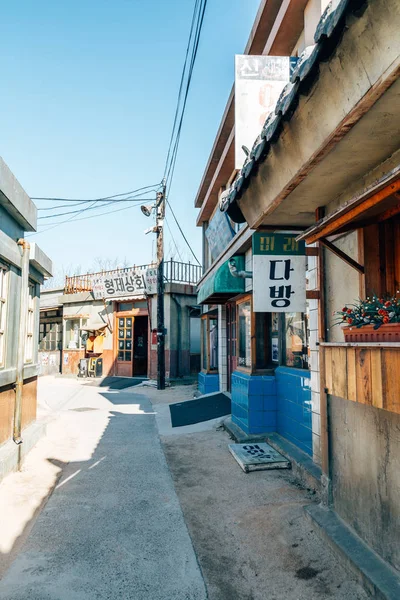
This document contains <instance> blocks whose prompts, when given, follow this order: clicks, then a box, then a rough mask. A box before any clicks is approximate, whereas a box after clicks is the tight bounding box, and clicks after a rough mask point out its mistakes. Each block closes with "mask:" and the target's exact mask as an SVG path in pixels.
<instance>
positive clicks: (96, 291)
mask: <svg viewBox="0 0 400 600" xmlns="http://www.w3.org/2000/svg"><path fill="white" fill-rule="evenodd" d="M156 292H157V269H124V270H121V271H115V272H113V273H105V274H104V275H99V277H97V278H96V279H95V280H94V281H93V296H94V297H95V299H96V300H99V299H102V298H109V299H112V298H120V297H123V296H127V297H128V296H129V297H135V296H143V295H144V294H145V293H146V294H155V293H156Z"/></svg>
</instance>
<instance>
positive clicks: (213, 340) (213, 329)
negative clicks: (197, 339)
mask: <svg viewBox="0 0 400 600" xmlns="http://www.w3.org/2000/svg"><path fill="white" fill-rule="evenodd" d="M209 337H210V369H218V320H217V319H209Z"/></svg>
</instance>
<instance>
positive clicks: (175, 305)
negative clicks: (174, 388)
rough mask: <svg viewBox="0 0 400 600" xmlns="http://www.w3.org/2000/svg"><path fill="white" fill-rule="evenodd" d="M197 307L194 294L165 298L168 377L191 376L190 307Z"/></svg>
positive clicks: (174, 294)
mask: <svg viewBox="0 0 400 600" xmlns="http://www.w3.org/2000/svg"><path fill="white" fill-rule="evenodd" d="M191 306H196V296H195V295H192V294H179V293H170V294H165V297H164V312H165V326H166V328H167V336H166V339H165V349H166V376H167V378H168V377H170V378H179V377H188V376H190V374H191V373H190V314H189V307H191Z"/></svg>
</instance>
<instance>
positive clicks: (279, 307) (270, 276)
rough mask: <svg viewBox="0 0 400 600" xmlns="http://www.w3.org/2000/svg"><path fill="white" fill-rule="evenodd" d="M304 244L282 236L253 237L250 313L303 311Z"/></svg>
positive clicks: (266, 233) (279, 234)
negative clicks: (251, 307) (251, 301)
mask: <svg viewBox="0 0 400 600" xmlns="http://www.w3.org/2000/svg"><path fill="white" fill-rule="evenodd" d="M305 310H306V251H305V243H304V242H296V236H295V235H291V234H285V233H269V232H261V231H258V232H257V233H255V234H254V235H253V311H254V312H305Z"/></svg>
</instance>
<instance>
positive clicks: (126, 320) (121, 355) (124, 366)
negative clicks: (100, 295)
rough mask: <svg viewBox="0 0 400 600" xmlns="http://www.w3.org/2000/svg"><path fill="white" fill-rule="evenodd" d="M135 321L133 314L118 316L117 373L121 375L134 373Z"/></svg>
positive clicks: (127, 375) (126, 375) (125, 375)
mask: <svg viewBox="0 0 400 600" xmlns="http://www.w3.org/2000/svg"><path fill="white" fill-rule="evenodd" d="M134 322H135V319H134V317H132V316H127V317H125V316H123V317H120V316H117V375H119V376H120V377H132V375H133V336H134Z"/></svg>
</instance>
